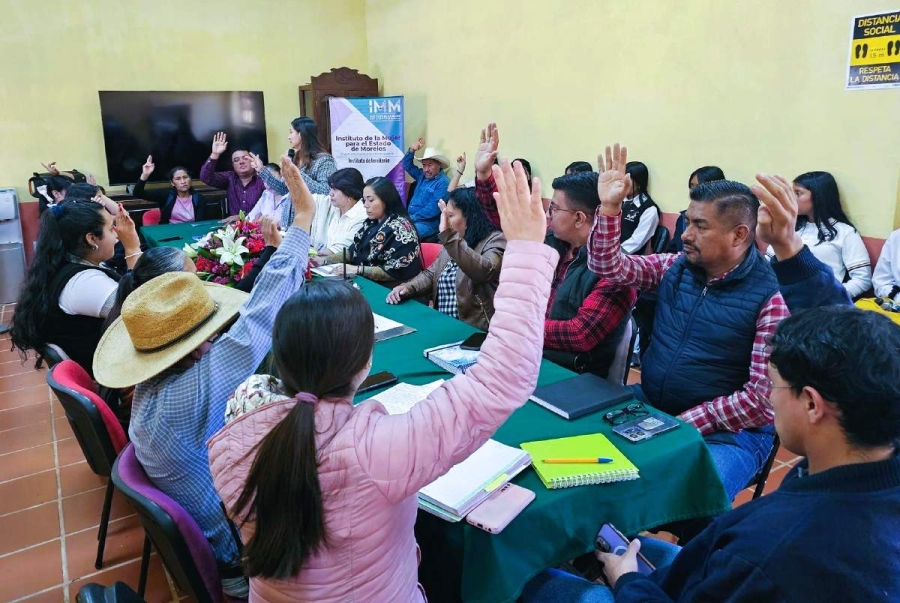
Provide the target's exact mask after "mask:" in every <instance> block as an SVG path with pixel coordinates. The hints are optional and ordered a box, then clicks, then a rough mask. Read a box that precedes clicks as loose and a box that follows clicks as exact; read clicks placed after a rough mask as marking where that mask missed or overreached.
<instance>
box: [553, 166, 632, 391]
mask: <svg viewBox="0 0 900 603" xmlns="http://www.w3.org/2000/svg"><path fill="white" fill-rule="evenodd" d="M599 204H600V198H599V197H598V196H597V172H579V173H575V174H570V175H567V176H560V177H559V178H556V179H555V180H553V199H552V200H551V201H550V206H549V208H548V210H547V215H548V218H549V226H550V231H551V232H550V233H549V234H548V235H547V239H546V241H545V242H546V243H547V244H548V245H550V246H551V247H553V248H554V249H556V250H557V251H559V258H560V259H559V265H558V266H557V268H556V277H555V278H554V279H553V289H552V291H551V293H550V302H549V303H548V304H547V320H546V321H545V322H544V350H545V353H544V357H545V358H547V359H549V360H552V361H554V362H556V363H558V364H562V365H563V366H566V367H568V368H572V369H574V370H577V371H579V372H585V371H588V372H592V373H595V374H598V375H601V376H603V377H605V376H606V375H607V373H608V372H609V366H610V364H611V363H612V360H613V356H614V355H615V349H616V346H617V345H618V343H619V341H620V340H621V338H622V334H623V332H624V330H625V326H626V325H627V323H628V320H629V318H630V317H631V308H632V306H633V305H634V301H635V298H636V297H637V291H636V290H635V289H633V288H631V287H626V286H623V285H619V284H615V283H612V282H610V281H608V280H606V279H603V278H600V277H599V276H597V275H596V274H594V273H593V272H591V271H590V270H588V267H587V255H588V254H587V246H586V244H587V241H588V236H590V233H591V216H593V215H594V213H595V212H596V211H597V206H598V205H599Z"/></svg>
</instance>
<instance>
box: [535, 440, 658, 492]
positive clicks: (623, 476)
mask: <svg viewBox="0 0 900 603" xmlns="http://www.w3.org/2000/svg"><path fill="white" fill-rule="evenodd" d="M522 449H523V450H527V451H528V452H529V453H530V454H531V458H532V464H533V466H534V470H535V471H537V474H538V477H540V478H541V481H542V482H544V485H545V486H547V487H548V488H550V489H551V490H555V489H557V488H571V487H572V486H584V485H588V484H609V483H613V482H623V481H628V480H632V479H638V478H639V477H640V474H639V472H638V468H637V467H635V466H634V464H633V463H632V462H631V461H629V460H628V459H627V458H626V457H625V455H624V454H622V453H621V452H620V451H619V449H618V448H616V446H615V444H613V443H612V442H610V441H609V439H608V438H607V437H606V436H605V435H603V434H602V433H594V434H590V435H581V436H573V437H569V438H557V439H555V440H540V441H537V442H523V443H522ZM585 457H608V458H611V459H613V461H612V462H611V463H602V464H600V463H598V464H596V465H576V464H572V465H555V464H554V465H550V464H547V463H543V462H542V460H543V459H547V458H585Z"/></svg>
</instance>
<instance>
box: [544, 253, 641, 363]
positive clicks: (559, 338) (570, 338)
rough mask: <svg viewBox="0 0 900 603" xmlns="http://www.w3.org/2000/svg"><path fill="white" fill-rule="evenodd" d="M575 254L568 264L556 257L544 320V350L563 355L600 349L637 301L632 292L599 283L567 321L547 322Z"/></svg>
mask: <svg viewBox="0 0 900 603" xmlns="http://www.w3.org/2000/svg"><path fill="white" fill-rule="evenodd" d="M578 252H579V250H578V249H576V250H575V251H574V252H573V254H572V258H571V259H569V260H566V259H563V257H562V254H561V255H560V260H559V265H558V266H557V267H556V276H555V278H554V279H553V287H552V288H551V289H550V301H549V302H548V303H547V313H546V315H545V316H546V320H544V346H545V347H548V348H553V349H555V350H563V351H565V352H589V351H591V350H593V349H594V348H595V347H597V346H598V345H600V342H602V341H603V340H604V339H606V337H607V336H608V335H609V334H610V333H612V332H613V331H614V330H615V328H616V327H617V326H619V323H621V322H622V320H623V319H624V318H625V317H627V316H628V313H629V312H630V311H631V308H632V306H634V302H635V300H636V299H637V291H635V290H634V289H633V288H631V287H623V286H621V285H618V284H615V283H613V282H611V281H609V280H607V279H600V280H599V281H597V284H596V285H594V288H593V289H591V292H590V293H589V294H588V296H587V297H586V298H584V302H582V304H581V307H580V308H578V312H577V313H576V314H575V316H573V317H572V318H570V319H569V320H551V319H550V318H549V316H550V310H551V309H552V308H553V302H554V301H555V300H556V292H557V290H558V289H559V285H560V284H562V282H563V281H564V280H566V274H567V273H568V272H569V266H571V265H572V262H574V261H575V258H576V257H578Z"/></svg>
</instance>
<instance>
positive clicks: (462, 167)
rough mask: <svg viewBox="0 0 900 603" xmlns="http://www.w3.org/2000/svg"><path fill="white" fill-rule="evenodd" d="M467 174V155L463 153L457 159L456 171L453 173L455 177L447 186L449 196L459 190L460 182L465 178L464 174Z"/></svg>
mask: <svg viewBox="0 0 900 603" xmlns="http://www.w3.org/2000/svg"><path fill="white" fill-rule="evenodd" d="M465 173H466V153H465V151H463V154H462V155H460V156H459V157H457V158H456V170H455V171H454V172H453V177H452V178H450V184H449V185H448V186H447V194H448V195H449V194H450V193H452V192H453V191H455V190H456V189H457V188H459V181H460V179H461V178H462V177H463V174H465Z"/></svg>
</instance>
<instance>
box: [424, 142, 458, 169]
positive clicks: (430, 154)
mask: <svg viewBox="0 0 900 603" xmlns="http://www.w3.org/2000/svg"><path fill="white" fill-rule="evenodd" d="M416 159H418V160H419V161H425V160H426V159H431V160H434V161H437V162H438V163H440V164H441V167H442V168H444V169H445V170H446V169H447V168H448V167H450V160H449V159H447V158H446V157H445V156H443V155H441V152H440V151H438V150H437V149H435V148H434V147H427V148H426V149H425V152H424V153H422V156H421V157H416Z"/></svg>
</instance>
